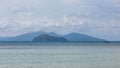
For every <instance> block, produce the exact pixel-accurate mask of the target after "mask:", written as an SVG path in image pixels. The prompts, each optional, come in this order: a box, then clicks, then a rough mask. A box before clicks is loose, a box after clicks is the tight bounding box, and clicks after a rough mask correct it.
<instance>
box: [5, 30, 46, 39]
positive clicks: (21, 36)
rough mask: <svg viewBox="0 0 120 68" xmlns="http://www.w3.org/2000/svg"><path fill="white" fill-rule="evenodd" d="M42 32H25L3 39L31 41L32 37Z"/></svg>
mask: <svg viewBox="0 0 120 68" xmlns="http://www.w3.org/2000/svg"><path fill="white" fill-rule="evenodd" d="M43 33H44V32H33V33H27V34H23V35H20V36H16V37H11V38H8V39H6V40H5V41H32V40H33V39H34V37H36V36H38V35H40V34H43Z"/></svg>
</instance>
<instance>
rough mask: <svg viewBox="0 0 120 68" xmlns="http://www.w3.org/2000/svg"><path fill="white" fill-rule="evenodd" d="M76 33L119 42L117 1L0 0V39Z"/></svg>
mask: <svg viewBox="0 0 120 68" xmlns="http://www.w3.org/2000/svg"><path fill="white" fill-rule="evenodd" d="M36 31H45V32H56V33H58V34H67V33H70V32H78V33H81V34H87V35H91V36H95V37H98V38H104V39H108V40H120V0H0V36H1V37H4V36H16V35H20V34H25V33H30V32H36Z"/></svg>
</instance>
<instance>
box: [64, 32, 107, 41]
mask: <svg viewBox="0 0 120 68" xmlns="http://www.w3.org/2000/svg"><path fill="white" fill-rule="evenodd" d="M63 37H64V38H66V39H67V40H68V41H106V40H104V39H99V38H96V37H92V36H88V35H85V34H79V33H70V34H67V35H64V36H63Z"/></svg>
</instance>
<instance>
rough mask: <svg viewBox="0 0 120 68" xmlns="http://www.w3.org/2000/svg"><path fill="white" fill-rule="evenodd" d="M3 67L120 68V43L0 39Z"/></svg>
mask: <svg viewBox="0 0 120 68" xmlns="http://www.w3.org/2000/svg"><path fill="white" fill-rule="evenodd" d="M0 68H120V43H80V42H67V43H62V42H61V43H35V42H0Z"/></svg>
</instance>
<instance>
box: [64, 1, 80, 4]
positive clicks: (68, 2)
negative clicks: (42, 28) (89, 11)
mask: <svg viewBox="0 0 120 68" xmlns="http://www.w3.org/2000/svg"><path fill="white" fill-rule="evenodd" d="M64 2H65V3H67V4H75V3H77V2H78V0H64Z"/></svg>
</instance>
